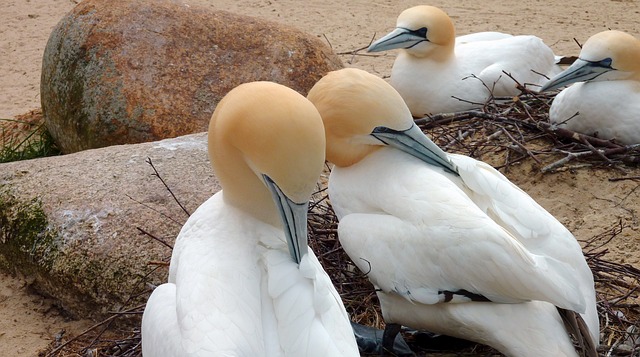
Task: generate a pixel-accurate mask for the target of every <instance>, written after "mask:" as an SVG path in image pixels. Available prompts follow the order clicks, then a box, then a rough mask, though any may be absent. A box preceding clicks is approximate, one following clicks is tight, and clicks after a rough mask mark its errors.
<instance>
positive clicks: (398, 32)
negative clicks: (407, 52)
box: [367, 27, 427, 52]
mask: <svg viewBox="0 0 640 357" xmlns="http://www.w3.org/2000/svg"><path fill="white" fill-rule="evenodd" d="M426 31H427V29H426V28H424V29H420V30H417V31H413V30H409V29H405V28H402V27H398V28H396V29H395V30H393V31H391V32H389V33H388V34H386V35H385V36H384V37H382V38H381V39H379V40H378V41H376V42H374V43H372V44H371V46H369V48H368V49H367V52H382V51H387V50H392V49H395V48H411V47H413V46H415V45H417V44H419V43H420V42H424V41H427V38H426ZM423 32H424V33H423Z"/></svg>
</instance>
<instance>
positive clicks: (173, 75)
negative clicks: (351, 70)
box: [41, 0, 342, 153]
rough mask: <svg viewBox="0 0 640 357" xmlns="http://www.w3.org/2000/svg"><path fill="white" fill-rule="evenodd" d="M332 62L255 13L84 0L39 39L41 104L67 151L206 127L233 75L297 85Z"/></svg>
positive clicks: (152, 0) (327, 53)
mask: <svg viewBox="0 0 640 357" xmlns="http://www.w3.org/2000/svg"><path fill="white" fill-rule="evenodd" d="M340 67H342V64H341V62H340V60H339V58H338V57H337V56H336V55H334V54H333V53H332V52H331V50H330V48H329V47H328V46H326V45H325V44H324V43H323V42H322V41H320V40H319V39H317V38H316V37H313V36H311V35H309V34H305V33H303V32H301V31H299V30H297V29H294V28H290V27H286V26H283V25H280V24H276V23H272V22H268V21H265V20H259V19H256V18H252V17H247V16H239V15H235V14H231V13H228V12H224V11H212V10H209V9H204V8H199V7H195V6H189V5H186V4H183V3H181V2H176V1H169V0H119V1H112V0H85V1H82V2H81V3H80V4H79V5H78V6H77V7H76V8H75V9H74V10H73V11H72V12H70V13H69V14H68V15H67V16H65V17H64V18H63V19H62V20H61V21H60V23H59V24H58V25H57V26H56V28H55V29H54V30H53V32H52V34H51V36H50V38H49V42H48V43H47V46H46V48H45V52H44V58H43V63H42V79H41V100H42V109H43V113H44V116H45V120H46V123H47V128H48V129H49V131H50V132H51V134H52V135H53V137H54V139H55V140H56V141H57V143H58V144H59V146H60V148H61V149H62V151H63V152H66V153H69V152H76V151H80V150H84V149H89V148H97V147H104V146H109V145H114V144H124V143H137V142H145V141H153V140H159V139H162V138H168V137H176V136H179V135H184V134H189V133H196V132H201V131H206V129H207V124H208V122H209V119H210V118H211V114H212V113H213V110H214V108H215V106H216V104H217V103H218V101H219V100H220V99H221V98H222V97H223V96H224V94H226V93H227V92H228V91H229V90H231V89H232V88H234V87H235V86H237V85H239V84H241V83H244V82H249V81H256V80H270V81H274V82H278V83H281V84H284V85H286V86H289V87H291V88H293V89H295V90H297V91H299V92H301V93H303V94H306V92H307V91H308V90H309V89H310V88H311V87H312V86H313V84H314V83H315V82H316V81H317V80H318V79H320V78H321V77H322V76H323V75H324V74H325V73H326V72H328V71H331V70H335V69H338V68H340Z"/></svg>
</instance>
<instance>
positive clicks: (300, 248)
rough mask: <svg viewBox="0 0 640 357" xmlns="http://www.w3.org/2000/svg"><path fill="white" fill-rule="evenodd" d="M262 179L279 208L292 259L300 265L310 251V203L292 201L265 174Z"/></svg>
mask: <svg viewBox="0 0 640 357" xmlns="http://www.w3.org/2000/svg"><path fill="white" fill-rule="evenodd" d="M262 177H263V179H264V182H265V183H266V185H267V188H268V189H269V191H270V192H271V197H272V198H273V201H274V202H275V204H276V207H277V208H278V213H279V214H280V219H281V220H282V227H283V229H284V235H285V237H286V239H287V246H288V247H289V254H290V255H291V259H293V261H294V262H296V263H297V264H300V262H301V261H302V258H303V257H304V256H305V254H307V253H308V250H309V247H308V240H307V211H308V209H309V202H304V203H296V202H293V201H291V200H290V199H289V197H287V196H286V195H285V194H284V193H283V192H282V190H280V187H278V185H277V184H276V183H275V182H274V181H273V180H272V179H271V178H270V177H269V176H267V175H265V174H263V175H262Z"/></svg>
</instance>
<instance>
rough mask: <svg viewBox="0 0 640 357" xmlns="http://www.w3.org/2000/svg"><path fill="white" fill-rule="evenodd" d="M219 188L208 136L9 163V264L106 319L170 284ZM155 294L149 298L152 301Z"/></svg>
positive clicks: (4, 259) (5, 221)
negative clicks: (185, 236) (191, 226)
mask: <svg viewBox="0 0 640 357" xmlns="http://www.w3.org/2000/svg"><path fill="white" fill-rule="evenodd" d="M148 158H151V160H152V163H153V165H154V166H155V168H156V169H157V170H158V172H159V173H160V176H161V177H162V179H163V180H164V181H165V182H166V184H167V185H168V186H169V187H170V189H171V192H173V194H175V196H176V197H177V198H178V200H179V201H180V202H181V203H182V205H183V206H185V207H186V209H187V211H189V212H193V211H194V210H195V209H196V208H197V207H198V206H199V205H200V204H201V203H202V202H204V201H205V200H206V199H207V198H209V197H210V196H211V195H212V194H213V193H214V192H216V191H218V190H219V185H218V183H217V181H216V179H215V177H214V175H213V170H212V169H211V167H210V165H209V160H208V157H207V144H206V135H205V134H194V135H188V136H184V137H179V138H175V139H166V140H163V141H158V142H152V143H144V144H135V145H118V146H112V147H109V148H103V149H96V150H87V151H83V152H80V153H76V154H70V155H65V156H57V157H49V158H42V159H35V160H28V161H19V162H12V163H6V164H0V267H1V268H3V269H5V270H9V271H19V272H21V273H22V274H26V275H28V276H31V277H33V278H34V280H35V287H36V288H37V289H38V290H40V291H41V292H43V293H46V294H49V295H51V296H54V297H56V298H58V299H60V301H61V302H62V305H63V306H64V307H65V308H66V309H67V310H68V311H71V312H73V313H75V314H77V315H79V316H82V317H95V318H100V317H104V316H105V313H106V312H107V311H113V310H114V309H117V308H118V307H119V306H121V305H122V304H124V303H125V302H126V301H127V299H128V298H129V297H130V296H131V295H133V294H135V293H138V292H140V291H144V290H145V286H146V284H147V283H159V282H161V281H163V280H164V279H166V273H167V270H166V267H165V266H161V269H159V270H157V271H156V272H155V274H154V275H152V276H151V277H148V278H147V277H145V275H146V274H147V273H149V272H151V271H152V270H153V269H154V268H156V267H157V265H153V264H152V265H149V263H150V262H154V261H162V260H163V259H165V261H168V258H169V257H170V255H171V250H170V249H168V248H167V247H166V246H164V245H163V244H161V243H159V242H158V241H156V240H154V239H152V238H150V237H149V236H147V235H144V234H141V230H142V231H145V232H148V233H150V234H152V235H154V236H155V237H158V238H161V239H162V240H164V241H166V242H167V243H169V244H173V242H174V239H175V237H176V235H177V233H178V232H179V230H180V228H181V226H182V224H183V223H184V222H185V221H186V219H187V214H186V213H184V212H183V210H182V209H181V208H180V206H179V205H178V204H177V203H176V202H175V200H174V199H173V198H172V196H171V194H170V192H169V191H168V190H167V189H165V187H164V186H163V184H162V182H161V181H160V179H159V178H158V177H156V176H154V170H153V168H152V167H151V166H150V165H149V164H148V163H146V161H147V159H148ZM146 296H148V295H142V296H141V297H140V298H139V299H140V300H144V298H145V297H146Z"/></svg>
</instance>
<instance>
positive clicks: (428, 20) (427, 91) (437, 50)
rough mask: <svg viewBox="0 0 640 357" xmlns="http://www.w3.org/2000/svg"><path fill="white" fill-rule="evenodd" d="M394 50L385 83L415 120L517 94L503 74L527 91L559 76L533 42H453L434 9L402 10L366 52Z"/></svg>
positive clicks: (547, 52) (488, 36)
mask: <svg viewBox="0 0 640 357" xmlns="http://www.w3.org/2000/svg"><path fill="white" fill-rule="evenodd" d="M396 48H399V49H400V53H399V54H398V56H397V58H396V60H395V62H394V64H393V68H392V70H391V79H390V83H391V85H392V86H393V87H394V88H395V89H396V90H397V91H398V92H399V93H400V95H401V96H402V98H403V99H404V100H405V102H406V103H407V106H408V107H409V109H410V110H411V114H413V116H415V117H422V116H425V115H428V114H438V113H449V112H456V111H461V110H468V109H472V108H477V107H481V106H482V105H484V104H485V103H486V102H487V101H488V100H489V99H490V98H491V95H492V94H493V95H494V96H513V95H518V94H520V90H519V89H518V88H517V86H516V83H515V82H514V81H513V80H512V79H511V78H508V76H507V75H505V74H504V73H503V71H505V72H506V73H509V74H511V75H512V76H513V77H514V78H515V79H516V80H518V82H520V83H521V84H532V85H538V84H540V85H541V84H542V83H543V82H545V81H546V80H547V78H545V77H544V76H543V75H553V74H555V73H558V72H560V67H558V66H557V65H556V64H555V61H556V59H555V57H554V54H553V51H551V49H550V48H549V47H548V46H547V45H545V44H544V43H543V42H542V40H541V39H539V38H538V37H535V36H511V35H508V34H504V33H499V32H482V33H476V34H470V35H465V36H461V37H459V38H458V39H456V36H455V29H454V26H453V22H452V21H451V18H449V16H448V15H447V14H446V13H445V12H444V11H442V10H440V9H439V8H437V7H433V6H426V5H422V6H415V7H412V8H409V9H407V10H404V11H403V12H402V13H401V14H400V16H398V20H397V23H396V28H395V30H393V31H392V32H390V33H389V34H387V35H385V36H384V37H382V38H380V39H379V40H377V41H375V42H374V43H373V44H371V46H369V49H368V51H369V52H379V51H386V50H390V49H396ZM474 76H475V78H473V77H474Z"/></svg>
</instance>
